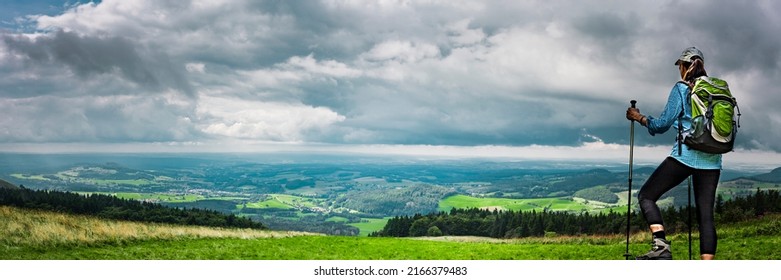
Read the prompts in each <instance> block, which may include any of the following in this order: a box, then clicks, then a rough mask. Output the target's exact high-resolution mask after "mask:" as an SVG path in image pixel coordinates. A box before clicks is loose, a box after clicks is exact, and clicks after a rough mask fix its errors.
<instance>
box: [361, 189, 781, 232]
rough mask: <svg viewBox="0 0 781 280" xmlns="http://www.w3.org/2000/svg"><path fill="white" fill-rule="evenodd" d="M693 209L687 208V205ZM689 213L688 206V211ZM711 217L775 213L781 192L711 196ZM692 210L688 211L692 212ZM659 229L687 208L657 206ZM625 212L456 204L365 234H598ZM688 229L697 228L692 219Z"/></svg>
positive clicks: (675, 222) (676, 223) (680, 220)
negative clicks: (713, 203) (659, 208)
mask: <svg viewBox="0 0 781 280" xmlns="http://www.w3.org/2000/svg"><path fill="white" fill-rule="evenodd" d="M692 210H693V209H692ZM692 212H693V211H692ZM715 212H716V222H717V223H735V222H740V221H746V220H749V219H752V218H754V217H758V216H762V215H765V214H767V213H781V192H779V191H778V190H767V191H763V190H757V192H756V193H755V194H752V195H748V196H745V197H738V198H734V199H731V200H727V201H725V200H724V199H723V198H722V197H721V196H719V197H718V198H717V200H716V207H715ZM695 215H696V214H695V213H692V216H695ZM663 216H664V218H665V230H666V231H667V232H669V233H675V232H683V231H685V230H686V229H687V228H688V226H687V221H688V220H689V208H688V206H686V207H677V208H676V207H674V206H670V207H667V208H665V209H664V210H663ZM626 221H627V217H626V213H625V212H624V213H616V212H612V211H611V212H608V213H599V214H589V213H588V212H584V213H582V214H577V213H569V212H554V211H541V212H537V211H528V212H522V211H517V212H515V211H497V210H494V211H489V210H482V209H477V208H471V209H457V208H453V209H452V210H450V211H449V212H439V213H431V214H428V215H421V214H415V215H412V216H397V217H394V218H392V219H390V220H389V221H388V223H387V224H386V225H385V227H384V228H383V229H382V230H380V231H378V232H375V233H373V234H371V235H370V236H375V237H381V236H395V237H408V236H409V237H416V236H441V235H456V236H485V237H494V238H519V237H530V236H550V235H599V234H619V233H624V232H626ZM645 227H646V224H645V221H644V220H643V218H642V217H641V216H640V215H639V214H638V213H635V212H633V213H632V219H631V230H632V231H640V230H643V229H645ZM692 228H697V224H696V218H692Z"/></svg>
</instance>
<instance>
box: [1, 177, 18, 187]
mask: <svg viewBox="0 0 781 280" xmlns="http://www.w3.org/2000/svg"><path fill="white" fill-rule="evenodd" d="M0 189H11V190H18V189H19V187H18V186H16V185H14V184H11V183H9V182H8V181H6V180H3V179H0Z"/></svg>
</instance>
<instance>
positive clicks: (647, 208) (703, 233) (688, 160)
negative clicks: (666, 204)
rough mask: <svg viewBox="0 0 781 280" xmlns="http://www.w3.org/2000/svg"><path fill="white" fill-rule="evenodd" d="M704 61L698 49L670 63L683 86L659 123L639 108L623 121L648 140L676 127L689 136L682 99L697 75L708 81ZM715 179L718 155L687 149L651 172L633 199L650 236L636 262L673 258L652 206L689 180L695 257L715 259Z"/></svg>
mask: <svg viewBox="0 0 781 280" xmlns="http://www.w3.org/2000/svg"><path fill="white" fill-rule="evenodd" d="M703 61H704V56H703V55H702V52H700V50H698V49H696V48H694V47H691V48H687V49H686V50H684V51H683V53H682V54H681V56H680V58H678V60H677V61H676V62H675V65H676V66H678V70H679V71H680V74H681V79H682V82H678V83H676V84H675V86H673V88H672V90H671V91H670V96H669V97H668V98H667V105H665V107H664V111H663V112H662V114H661V115H660V116H659V117H658V118H654V117H651V116H645V115H642V114H640V110H639V109H636V108H629V109H627V111H626V118H627V119H629V120H633V121H637V122H638V123H640V124H641V125H643V126H645V127H647V128H648V132H649V133H650V134H651V135H654V134H656V133H664V132H666V131H667V130H669V129H670V128H671V127H674V128H675V129H676V130H677V129H678V128H679V125H683V131H688V130H689V129H690V128H691V119H692V117H691V116H692V111H691V102H689V101H688V99H687V97H688V93H689V90H690V89H691V87H692V86H693V83H694V80H695V79H696V78H698V77H701V76H707V73H706V72H705V67H704V65H703ZM681 110H683V116H681ZM679 146H680V148H679ZM679 149H680V151H679ZM720 175H721V155H720V154H708V153H705V152H701V151H697V150H693V149H690V148H689V147H688V146H687V145H686V144H682V145H678V144H676V145H675V146H673V150H672V153H671V154H670V156H668V157H667V158H666V159H665V160H664V161H663V162H662V163H661V164H660V165H659V167H657V168H656V170H655V171H654V172H653V174H651V177H649V178H648V180H647V181H646V182H645V184H643V186H642V187H641V188H640V192H639V193H638V195H637V198H638V200H639V201H640V202H639V203H640V209H641V210H642V213H643V216H644V217H645V220H646V222H648V224H649V227H650V229H651V233H652V235H653V241H652V242H651V244H652V247H651V251H650V252H648V253H647V254H645V255H642V256H640V257H638V258H637V259H642V260H656V259H662V260H664V259H666V260H669V259H672V253H671V251H670V242H669V241H667V239H666V237H665V232H664V222H663V220H662V215H661V212H660V210H659V206H657V205H656V201H657V200H658V199H659V197H661V196H662V195H663V194H664V193H666V192H667V191H669V190H670V189H672V188H673V187H675V186H677V185H678V184H680V183H681V182H683V180H685V179H686V178H687V177H689V176H692V183H693V186H694V198H695V203H696V205H697V221H698V223H699V231H700V254H701V255H700V258H701V259H703V260H711V259H713V258H714V256H715V254H716V227H715V225H714V222H713V207H714V201H715V198H716V186H717V185H718V182H719V176H720Z"/></svg>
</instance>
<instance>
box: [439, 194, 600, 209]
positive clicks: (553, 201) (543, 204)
mask: <svg viewBox="0 0 781 280" xmlns="http://www.w3.org/2000/svg"><path fill="white" fill-rule="evenodd" d="M453 208H483V209H489V210H494V209H496V210H511V211H531V210H536V211H541V210H543V209H546V208H547V209H548V210H553V211H576V212H579V211H584V210H585V211H588V210H593V209H594V208H593V207H590V206H588V205H586V204H583V203H579V202H576V201H574V200H571V199H565V198H530V199H513V198H492V197H472V196H467V195H453V196H449V197H447V198H445V199H443V200H442V201H440V202H439V208H438V210H439V211H450V209H453Z"/></svg>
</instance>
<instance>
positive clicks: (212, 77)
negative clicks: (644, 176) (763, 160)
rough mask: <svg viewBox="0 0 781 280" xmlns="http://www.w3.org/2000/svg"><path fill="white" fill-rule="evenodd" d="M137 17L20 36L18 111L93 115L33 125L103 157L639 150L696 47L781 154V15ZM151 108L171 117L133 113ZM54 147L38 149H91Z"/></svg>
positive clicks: (194, 12)
mask: <svg viewBox="0 0 781 280" xmlns="http://www.w3.org/2000/svg"><path fill="white" fill-rule="evenodd" d="M121 3H122V1H105V2H102V3H99V4H94V5H85V6H80V7H81V8H80V9H78V10H77V9H72V10H68V11H66V12H64V13H63V14H62V15H54V16H50V17H30V20H31V21H34V22H36V23H37V24H38V25H37V27H38V29H37V30H36V32H35V33H34V34H33V33H31V34H16V33H5V34H3V35H2V41H0V60H2V62H3V63H4V64H2V65H0V74H6V75H5V76H4V78H0V86H2V89H0V94H2V97H8V99H5V100H2V101H4V102H5V103H2V104H0V105H5V107H4V108H6V109H7V110H9V111H13V112H17V113H18V112H20V111H21V110H22V109H20V108H32V107H35V106H34V105H35V103H36V102H43V103H44V104H45V105H46V106H53V105H52V104H54V103H52V101H47V102H49V103H47V102H44V99H46V98H44V97H47V96H58V97H63V96H65V97H68V98H73V97H74V96H79V97H84V100H78V101H77V100H76V99H75V98H74V99H73V100H70V101H68V102H65V103H64V104H70V106H73V108H70V109H69V108H66V107H62V108H60V107H57V108H52V109H51V110H49V111H50V112H56V113H57V114H59V115H63V116H64V117H62V118H58V117H57V116H55V115H53V114H54V113H51V114H48V113H46V112H44V111H36V112H38V113H39V114H42V116H36V115H34V114H29V115H28V114H26V113H18V115H22V116H27V117H29V118H30V119H31V125H36V124H38V123H36V122H32V120H40V123H41V124H42V123H43V122H44V120H45V122H51V123H55V124H56V123H58V120H59V119H62V120H66V121H68V122H70V123H66V124H63V125H60V127H71V126H70V125H72V124H79V125H78V126H73V127H71V128H70V129H69V130H67V131H81V132H82V133H83V135H85V138H84V139H89V140H91V141H115V142H120V141H122V139H123V138H126V139H129V140H132V141H139V142H143V141H145V140H144V139H147V140H149V141H166V139H168V140H171V141H190V140H196V141H197V140H198V139H206V138H208V137H215V138H219V137H225V138H232V137H233V138H239V139H256V140H260V141H282V142H285V141H292V142H305V143H309V142H315V143H331V144H377V143H379V144H414V145H428V144H435V145H464V146H470V145H509V146H526V145H561V146H576V147H577V146H582V145H584V143H592V142H604V144H616V143H617V144H628V142H629V140H628V139H629V135H628V134H629V124H630V123H629V122H628V121H627V120H626V119H625V118H624V111H625V109H626V107H627V106H628V101H629V100H630V99H636V100H638V101H639V103H638V105H639V106H640V108H641V112H643V113H644V114H648V115H652V116H658V115H659V114H660V113H661V111H662V109H663V107H664V105H665V101H666V98H667V96H668V93H669V90H670V88H671V87H672V86H673V84H674V83H675V82H676V81H677V80H678V79H679V77H678V73H677V68H675V67H674V66H673V65H672V64H673V61H674V60H675V59H676V58H677V57H678V55H679V54H680V52H681V50H683V49H684V48H686V47H689V46H692V45H695V46H697V47H699V48H701V49H702V50H703V51H704V52H705V56H706V67H707V69H708V71H709V73H710V74H712V75H714V76H717V77H723V78H725V79H728V81H729V82H730V84H731V86H732V87H733V89H734V92H735V95H736V96H737V97H738V100H739V102H740V105H741V109H742V111H743V112H744V117H743V119H742V127H741V132H740V138H739V140H738V146H740V147H742V148H756V149H762V150H774V151H781V144H780V143H781V141H779V139H781V131H775V130H771V131H768V130H767V129H766V127H767V126H770V127H777V126H780V125H781V123H779V121H778V120H781V115H779V113H778V110H775V107H774V104H779V103H781V94H777V90H775V84H776V81H777V80H779V79H781V73H779V69H780V67H779V66H781V64H780V62H779V60H780V59H781V58H780V57H779V56H781V37H779V36H776V35H775V34H779V33H780V32H781V31H780V30H781V20H779V19H778V17H777V16H776V15H775V14H774V13H775V12H776V11H779V10H781V5H779V4H777V3H778V2H770V1H765V2H755V1H716V2H713V1H709V2H699V1H666V2H662V1H658V2H657V1H654V2H652V1H645V2H637V3H635V2H627V1H605V2H599V3H598V4H595V3H592V2H573V1H459V2H452V1H227V2H225V3H219V2H214V1H176V2H167V1H162V2H161V1H138V2H134V4H135V5H121ZM53 30H55V31H53ZM56 30H60V31H56ZM65 30H67V31H65ZM63 70H65V71H63ZM171 90H173V91H175V92H176V93H174V94H171V93H170V91H171ZM113 93H116V96H114V95H113ZM176 94H184V95H185V97H187V98H181V97H177V96H176ZM23 97H41V98H40V99H41V100H35V99H30V100H21V98H23ZM92 97H109V98H108V99H106V100H101V101H100V102H97V101H94V100H92V102H86V101H85V100H87V99H89V98H92ZM143 97H152V98H153V101H154V102H152V103H149V102H146V103H143V104H139V105H137V106H135V107H133V108H132V110H128V109H126V108H124V107H123V106H122V105H120V104H124V103H128V102H129V103H138V102H141V101H143V100H145V99H144V98H143ZM185 99H186V100H185ZM6 101H7V102H6ZM87 101H91V100H87ZM25 102H26V103H25ZM80 103H84V104H85V105H79V104H80ZM22 104H26V105H25V106H26V107H25V106H22ZM12 105H13V106H12ZM63 106H64V105H63ZM123 108H124V109H123ZM146 116H153V118H152V119H155V120H158V121H152V119H150V118H147V117H146ZM63 122H65V121H63ZM10 125H11V123H10V122H5V123H3V126H0V128H4V127H7V126H10ZM112 125H115V126H116V127H118V128H117V129H114V128H112ZM173 126H176V129H170V131H168V130H169V128H168V127H173ZM50 131H53V132H51V133H48V132H47V133H43V132H38V133H36V132H34V131H32V130H31V131H30V132H29V133H28V134H26V135H27V136H28V138H31V139H36V140H35V141H39V142H45V141H46V140H47V139H49V140H50V141H57V140H53V139H70V140H71V141H77V140H78V139H79V136H78V135H79V134H67V133H66V132H67V131H62V130H58V129H56V127H55V128H52V129H51V130H50ZM128 131H133V133H132V134H131V133H130V132H128ZM55 132H56V133H55ZM59 134H62V135H64V136H63V137H58V136H57V135H59ZM673 134H674V133H672V132H668V133H666V134H662V135H657V136H654V137H651V136H650V135H648V133H647V132H646V130H645V128H642V127H639V126H638V127H637V130H636V136H637V138H636V142H635V143H636V144H638V145H672V143H673V142H674V135H673ZM9 137H11V136H4V137H0V140H5V141H8V139H9ZM24 139H26V138H25V137H17V136H14V137H13V141H20V142H23V140H24Z"/></svg>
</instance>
